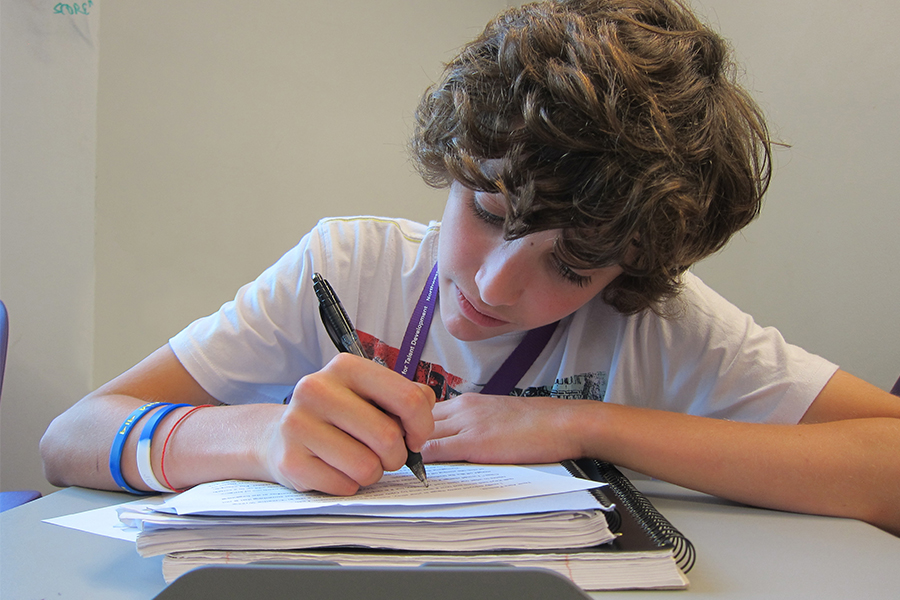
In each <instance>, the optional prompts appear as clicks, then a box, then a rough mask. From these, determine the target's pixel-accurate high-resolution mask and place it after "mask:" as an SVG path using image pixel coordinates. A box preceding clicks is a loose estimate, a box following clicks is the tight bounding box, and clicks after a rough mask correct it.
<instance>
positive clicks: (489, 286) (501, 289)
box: [475, 240, 536, 306]
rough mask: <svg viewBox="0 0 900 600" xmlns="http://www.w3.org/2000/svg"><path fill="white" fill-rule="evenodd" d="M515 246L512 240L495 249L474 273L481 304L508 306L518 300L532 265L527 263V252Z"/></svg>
mask: <svg viewBox="0 0 900 600" xmlns="http://www.w3.org/2000/svg"><path fill="white" fill-rule="evenodd" d="M517 241H518V240H517ZM517 246H520V244H517V243H516V241H514V242H511V243H506V244H504V245H503V246H501V247H497V248H495V249H494V250H493V251H492V252H490V253H489V254H488V256H486V257H485V260H484V262H483V263H482V264H481V268H479V269H478V272H477V273H476V274H475V284H476V285H477V286H478V294H479V296H480V297H481V301H482V302H484V303H485V304H487V305H489V306H510V305H512V304H515V303H516V302H517V301H518V300H519V298H520V297H521V295H522V292H523V291H524V290H525V286H526V285H527V284H528V280H529V279H530V276H531V271H532V270H533V269H535V268H536V265H528V261H527V257H526V255H527V252H523V251H522V248H520V247H517Z"/></svg>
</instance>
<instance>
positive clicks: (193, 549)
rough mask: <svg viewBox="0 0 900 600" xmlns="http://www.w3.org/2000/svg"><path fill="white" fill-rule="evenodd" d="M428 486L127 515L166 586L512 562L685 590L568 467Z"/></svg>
mask: <svg viewBox="0 0 900 600" xmlns="http://www.w3.org/2000/svg"><path fill="white" fill-rule="evenodd" d="M428 480H429V486H428V487H424V486H423V485H422V484H421V483H420V482H419V481H418V480H416V479H415V477H414V476H413V475H412V474H411V473H409V472H408V471H406V470H403V471H398V472H394V473H388V474H386V475H385V477H384V478H383V479H382V481H380V482H379V483H377V484H375V485H373V486H369V487H367V488H364V489H362V490H360V491H359V493H358V494H356V495H355V496H352V497H336V496H328V495H325V494H320V493H315V492H307V493H301V492H296V491H293V490H289V489H287V488H284V487H282V486H279V485H275V484H270V483H262V482H247V481H222V482H215V483H209V484H204V485H200V486H197V487H195V488H193V489H191V490H189V491H187V492H184V493H182V494H178V495H174V496H170V497H168V498H167V499H166V500H165V501H164V502H162V503H159V502H158V501H157V502H152V501H150V502H143V503H140V502H132V503H128V504H124V505H121V506H120V507H118V509H117V510H118V515H119V519H120V520H121V526H122V527H125V528H127V529H130V530H133V531H136V532H137V535H136V544H137V549H138V551H139V552H140V553H141V554H142V555H144V556H154V555H160V554H164V555H165V558H164V559H163V575H164V577H165V579H166V581H172V580H174V579H175V578H177V577H179V576H180V575H182V574H184V573H185V572H187V571H189V570H191V569H193V568H196V567H199V566H205V565H216V564H246V563H251V562H260V561H270V560H275V561H280V562H295V561H296V562H304V563H308V562H310V561H324V562H331V563H338V564H341V565H351V566H368V567H407V566H408V567H415V566H419V565H422V564H425V563H442V564H446V563H461V564H465V565H469V564H477V563H506V564H510V565H515V566H528V567H543V568H548V569H551V570H554V571H556V572H558V573H560V574H562V575H564V576H566V577H569V578H570V579H572V580H573V581H574V582H575V583H576V584H577V585H579V586H580V587H582V588H583V589H586V590H603V589H627V588H645V589H646V588H683V587H685V586H686V585H687V580H686V579H685V578H684V575H683V574H682V573H681V571H680V570H679V569H678V567H677V566H676V564H675V561H674V559H673V557H672V551H671V550H670V549H668V548H663V549H660V548H659V547H657V546H653V545H646V546H641V544H640V543H638V544H637V546H629V547H627V548H626V547H624V546H623V545H622V544H621V543H620V542H621V538H619V537H617V536H616V535H615V534H613V533H612V532H611V531H610V529H609V527H608V525H607V519H606V518H605V513H604V511H609V510H612V509H613V507H610V506H605V507H604V506H603V505H602V504H601V503H600V502H599V501H598V500H597V498H596V497H595V496H594V495H593V494H592V493H591V491H590V490H592V489H593V488H596V487H600V486H602V485H604V484H602V483H598V482H594V481H589V480H585V479H580V478H576V477H572V476H571V475H569V474H568V472H567V471H566V470H565V469H564V468H563V467H561V466H560V465H555V466H553V467H550V466H545V467H543V468H526V467H517V466H506V465H503V466H488V465H471V464H446V465H429V466H428ZM59 524H63V525H67V526H72V525H70V524H67V523H65V522H59Z"/></svg>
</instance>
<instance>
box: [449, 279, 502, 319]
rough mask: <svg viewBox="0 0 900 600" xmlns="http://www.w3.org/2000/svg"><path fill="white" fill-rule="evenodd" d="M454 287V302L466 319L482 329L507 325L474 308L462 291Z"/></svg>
mask: <svg viewBox="0 0 900 600" xmlns="http://www.w3.org/2000/svg"><path fill="white" fill-rule="evenodd" d="M454 287H456V300H457V302H458V303H459V307H460V310H462V312H463V314H464V315H465V316H466V318H467V319H469V320H470V321H472V322H473V323H475V324H476V325H480V326H482V327H500V326H502V325H508V324H509V321H504V320H502V319H498V318H496V317H492V316H491V315H488V314H485V313H483V312H481V311H480V310H478V309H477V308H475V305H474V304H472V303H471V302H470V301H469V299H468V298H467V297H466V295H465V294H464V293H463V291H462V290H461V289H459V286H454Z"/></svg>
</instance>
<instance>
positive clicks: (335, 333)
mask: <svg viewBox="0 0 900 600" xmlns="http://www.w3.org/2000/svg"><path fill="white" fill-rule="evenodd" d="M313 289H314V290H315V291H316V297H317V298H318V299H319V315H320V316H321V317H322V323H323V324H324V325H325V331H327V332H328V337H330V338H331V341H332V342H334V345H335V347H337V349H338V351H339V352H349V353H350V354H355V355H357V356H362V357H363V358H370V357H369V356H368V355H367V354H366V351H365V350H364V349H363V347H362V344H361V343H360V342H359V336H358V335H357V334H356V329H354V328H353V323H351V322H350V317H348V316H347V311H345V310H344V307H343V306H342V305H341V301H340V300H339V299H338V297H337V294H335V293H334V289H333V288H332V287H331V284H329V283H328V281H327V280H326V279H325V278H324V277H322V276H321V275H319V274H318V273H315V274H313ZM407 453H408V454H407V456H406V466H407V467H409V470H410V471H412V472H413V475H415V476H416V477H417V478H418V480H419V481H421V482H422V483H424V484H425V486H426V487H427V486H428V477H426V475H425V464H424V463H423V462H422V455H421V454H419V453H418V452H413V451H412V450H409V449H408V448H407Z"/></svg>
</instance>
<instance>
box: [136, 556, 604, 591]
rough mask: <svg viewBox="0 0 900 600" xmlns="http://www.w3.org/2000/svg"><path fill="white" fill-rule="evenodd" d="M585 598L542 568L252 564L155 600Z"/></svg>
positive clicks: (204, 577)
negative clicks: (260, 599) (259, 599)
mask: <svg viewBox="0 0 900 600" xmlns="http://www.w3.org/2000/svg"><path fill="white" fill-rule="evenodd" d="M249 598H265V599H266V600H280V599H282V598H284V599H287V598H291V599H297V598H315V599H316V600H350V599H353V598H365V599H366V600H398V599H401V598H402V599H403V600H497V598H516V600H589V598H590V596H588V595H587V594H585V593H584V592H583V591H582V590H581V589H579V588H578V587H577V586H575V584H573V583H572V582H571V581H569V580H568V579H566V578H564V577H562V576H561V575H559V574H557V573H554V572H552V571H548V570H546V569H530V568H523V567H510V566H506V565H496V566H495V565H478V566H472V567H460V566H458V565H453V566H438V565H423V566H421V567H416V568H408V567H407V568H400V567H395V568H374V567H342V566H339V565H330V564H324V565H318V564H316V565H312V564H310V565H298V564H292V565H284V564H265V563H256V564H249V565H225V566H215V567H201V568H199V569H194V570H193V571H188V572H187V573H185V574H184V575H182V576H181V577H179V578H178V579H176V580H175V581H173V582H172V583H171V584H169V587H167V588H165V589H164V590H163V591H162V592H160V593H159V594H158V595H157V596H156V597H155V598H154V600H188V599H189V600H205V599H210V600H212V599H215V600H238V599H241V600H244V599H249Z"/></svg>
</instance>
